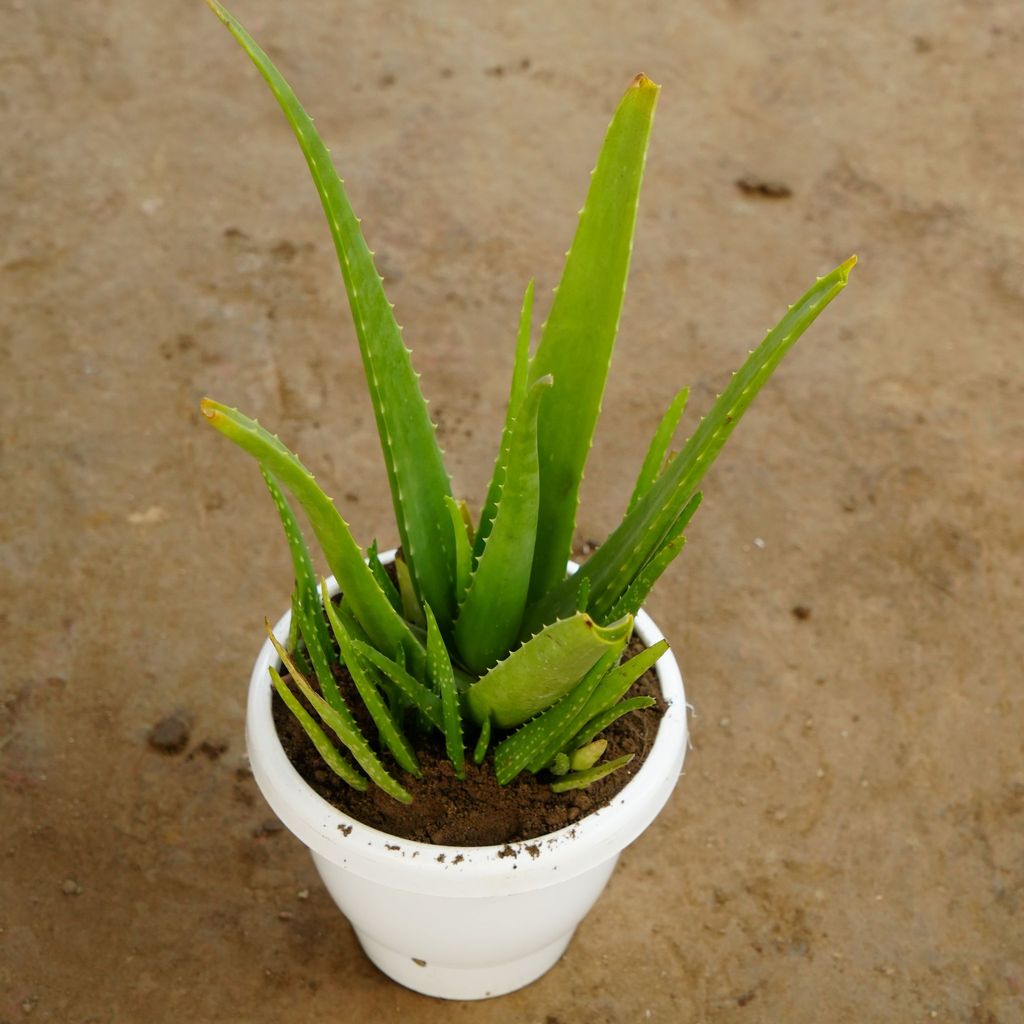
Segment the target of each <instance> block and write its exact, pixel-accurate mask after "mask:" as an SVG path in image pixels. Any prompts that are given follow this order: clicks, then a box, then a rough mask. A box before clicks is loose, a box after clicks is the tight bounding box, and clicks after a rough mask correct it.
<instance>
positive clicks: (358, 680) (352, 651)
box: [325, 602, 422, 778]
mask: <svg viewBox="0 0 1024 1024" xmlns="http://www.w3.org/2000/svg"><path fill="white" fill-rule="evenodd" d="M325 607H326V609H327V619H328V621H329V622H330V624H331V629H332V630H333V631H334V636H335V638H336V639H337V641H338V646H339V647H340V648H341V653H342V656H343V657H344V659H345V665H346V667H347V668H348V671H349V675H351V676H352V682H353V683H355V686H356V689H357V690H358V691H359V696H360V698H361V699H362V701H363V704H364V705H365V706H366V710H367V711H369V713H370V717H371V718H372V719H373V724H374V725H375V726H377V731H378V732H379V733H380V740H381V743H383V744H384V746H385V747H387V748H388V750H390V751H391V753H392V755H393V757H394V759H395V760H396V761H397V762H398V764H399V765H400V766H401V767H402V768H404V769H405V770H406V771H407V772H409V773H410V774H411V775H415V776H416V777H417V778H419V777H420V775H421V774H422V772H421V771H420V766H419V763H418V762H417V760H416V755H415V754H414V753H413V749H412V747H411V746H410V745H409V741H408V740H407V739H406V738H405V734H404V733H403V732H402V728H401V726H400V725H399V724H398V722H396V721H395V718H394V716H393V715H392V714H391V712H390V711H389V710H388V707H387V705H386V704H385V703H384V700H383V698H382V697H381V695H380V691H379V690H378V689H377V681H376V679H374V677H373V671H374V670H373V668H372V667H371V666H370V665H369V664H368V663H367V662H365V661H363V659H362V658H361V657H360V655H359V653H358V651H357V650H356V646H355V644H354V643H353V642H352V637H351V636H350V635H349V633H348V630H346V629H345V626H344V625H343V624H342V621H341V619H340V618H339V617H338V615H337V613H336V612H335V610H334V608H333V606H332V605H331V604H330V602H328V603H327V605H325Z"/></svg>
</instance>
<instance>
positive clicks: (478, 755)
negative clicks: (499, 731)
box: [473, 718, 491, 764]
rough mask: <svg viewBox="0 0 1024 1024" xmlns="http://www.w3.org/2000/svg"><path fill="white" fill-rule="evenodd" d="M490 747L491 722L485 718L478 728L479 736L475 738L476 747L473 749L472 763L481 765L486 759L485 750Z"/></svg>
mask: <svg viewBox="0 0 1024 1024" xmlns="http://www.w3.org/2000/svg"><path fill="white" fill-rule="evenodd" d="M490 745H491V720H490V719H489V718H485V719H484V721H483V725H481V726H480V735H479V736H477V738H476V746H475V747H474V748H473V763H474V764H483V763H484V758H485V757H487V750H488V748H489V747H490Z"/></svg>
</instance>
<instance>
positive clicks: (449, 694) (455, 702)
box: [423, 604, 466, 779]
mask: <svg viewBox="0 0 1024 1024" xmlns="http://www.w3.org/2000/svg"><path fill="white" fill-rule="evenodd" d="M423 607H424V610H425V611H426V613H427V673H428V674H429V676H430V681H431V682H432V683H433V684H434V689H435V690H437V692H438V693H440V694H441V711H442V715H443V718H444V746H445V750H446V751H447V753H448V760H450V761H451V763H452V764H453V765H454V766H455V777H456V778H457V779H464V778H465V777H466V748H465V745H464V744H463V742H462V715H461V713H460V711H459V694H458V691H457V690H456V689H455V673H454V672H452V663H451V659H450V658H449V657H448V648H447V647H445V644H444V638H443V637H442V636H441V630H440V628H439V627H438V624H437V619H436V618H434V612H433V609H432V608H431V607H430V605H429V604H428V605H424V606H423Z"/></svg>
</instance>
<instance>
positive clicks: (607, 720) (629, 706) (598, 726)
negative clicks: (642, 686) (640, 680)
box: [572, 697, 657, 747]
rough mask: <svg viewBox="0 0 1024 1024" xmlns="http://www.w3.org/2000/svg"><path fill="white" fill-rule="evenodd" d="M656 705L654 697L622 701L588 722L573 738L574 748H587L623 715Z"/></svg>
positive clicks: (631, 698) (632, 698) (630, 698)
mask: <svg viewBox="0 0 1024 1024" xmlns="http://www.w3.org/2000/svg"><path fill="white" fill-rule="evenodd" d="M655 704H657V701H656V700H655V699H654V698H653V697H629V698H628V699H626V700H623V701H620V702H619V703H618V704H615V705H613V706H612V707H610V708H608V710H607V711H602V712H601V714H599V715H595V716H594V717H593V718H592V719H591V720H590V721H589V722H587V724H586V725H585V726H584V727H583V728H582V729H581V730H580V731H579V733H578V734H577V735H576V736H574V737H573V741H572V743H573V746H576V747H582V746H586V745H587V744H589V743H591V741H592V740H593V739H594V737H595V736H598V735H600V734H601V733H602V732H604V731H605V729H607V728H608V726H609V725H611V724H612V723H613V722H617V721H618V720H619V719H620V718H622V716H623V715H628V714H629V713H630V711H642V710H643V709H644V708H650V707H653V706H654V705H655Z"/></svg>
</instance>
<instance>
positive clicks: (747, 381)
mask: <svg viewBox="0 0 1024 1024" xmlns="http://www.w3.org/2000/svg"><path fill="white" fill-rule="evenodd" d="M855 263H856V257H851V258H850V259H849V260H847V261H846V262H845V263H843V264H842V265H840V266H839V267H837V268H836V269H835V270H833V271H832V272H831V273H830V274H827V275H826V276H825V277H822V278H819V279H818V280H817V282H816V283H815V284H814V285H813V287H811V288H810V290H808V291H807V293H806V294H805V295H804V296H803V297H802V298H801V299H799V300H798V301H797V302H796V303H794V304H793V305H792V306H790V307H789V310H788V311H787V312H786V314H785V316H783V318H782V319H781V320H780V321H779V323H778V324H777V325H776V326H775V327H774V328H773V329H772V330H771V331H769V332H768V334H767V336H766V337H765V339H764V341H762V342H761V344H760V345H759V346H758V347H757V348H756V349H755V350H754V351H753V352H752V353H751V354H750V357H749V358H748V359H747V361H746V362H745V363H744V364H743V366H742V367H741V368H740V370H739V371H738V372H736V373H735V374H734V375H733V377H732V380H731V381H730V383H729V385H728V386H727V387H726V389H725V390H724V391H723V392H722V393H721V395H719V397H718V399H717V400H716V401H715V404H714V405H713V407H712V409H711V411H710V413H708V415H707V416H706V417H705V418H704V419H703V420H701V422H700V424H699V426H698V427H697V429H696V430H695V431H694V433H693V435H692V436H691V437H690V439H689V440H688V441H687V442H686V445H685V446H684V447H683V450H682V451H681V452H680V453H679V454H678V455H677V456H676V457H675V458H674V459H672V460H671V462H669V464H668V465H667V466H666V467H665V469H664V471H663V472H662V474H661V476H659V478H658V479H657V480H656V481H655V483H654V484H653V485H652V486H651V488H650V490H649V491H648V492H647V493H646V494H645V495H644V496H643V498H641V499H640V500H639V501H638V502H637V504H636V506H635V507H634V508H633V509H632V511H630V512H628V513H627V514H626V516H625V518H624V519H623V520H622V522H621V523H620V524H619V526H618V527H617V528H616V529H615V530H614V531H613V532H612V534H611V535H610V536H609V537H608V539H607V540H606V541H605V542H604V543H603V544H602V545H601V547H600V548H598V550H597V551H596V552H595V553H594V554H593V555H592V556H591V558H590V559H589V560H588V561H587V563H586V565H584V566H583V567H582V569H580V571H579V572H577V573H576V575H575V576H572V577H570V578H569V579H567V580H565V581H564V582H563V583H562V584H560V585H559V586H558V587H557V588H556V589H555V590H554V591H552V592H551V593H549V594H548V595H546V596H545V597H544V598H543V599H542V600H541V601H540V602H539V603H538V604H536V605H535V606H534V607H533V608H531V610H530V612H529V614H528V615H527V625H528V626H530V627H532V628H537V627H538V626H539V625H541V624H543V623H544V622H547V621H551V620H552V619H554V618H556V617H557V616H558V615H559V614H561V613H563V610H564V609H565V608H566V607H570V608H571V607H573V606H574V599H573V595H574V594H575V593H576V590H577V588H578V587H579V585H580V583H582V581H583V579H584V578H589V579H590V580H591V584H592V586H591V594H592V598H591V606H593V604H594V601H601V600H604V599H605V597H606V595H609V594H615V593H619V594H621V593H622V591H623V590H624V589H625V587H626V586H627V585H628V581H630V580H632V579H633V578H634V577H635V576H636V574H637V573H638V572H639V571H640V570H641V569H642V568H643V566H644V565H645V564H646V563H647V561H648V560H649V559H650V557H651V555H652V554H653V553H654V552H655V551H656V550H658V548H659V547H660V546H661V543H662V542H663V540H664V537H665V534H666V533H667V532H668V530H669V529H671V526H672V523H673V522H675V521H676V519H677V518H678V515H679V513H680V512H681V511H682V509H683V508H684V507H685V505H686V503H687V502H688V501H689V500H690V499H691V498H692V497H693V493H694V491H695V490H696V488H697V485H698V484H699V483H700V480H701V478H702V477H703V476H704V473H705V472H707V469H708V467H709V466H710V465H711V464H712V462H714V460H715V457H716V456H717V455H718V452H719V451H720V450H721V448H722V446H723V445H724V444H725V442H726V440H727V439H728V437H729V435H730V434H731V433H732V431H733V430H734V429H735V427H736V424H737V423H739V421H740V419H741V418H742V416H743V414H744V412H746V410H747V408H748V407H749V406H750V403H751V402H752V401H753V399H754V397H755V396H756V395H757V393H758V391H759V390H760V389H761V387H762V386H763V385H764V383H765V381H767V380H768V378H769V377H770V376H771V374H772V372H773V371H774V370H775V368H776V367H777V366H778V365H779V363H780V362H781V360H782V358H783V356H785V354H786V353H787V352H788V351H789V349H790V348H791V347H792V346H793V344H794V343H795V342H796V340H797V339H798V338H799V337H800V336H801V335H802V334H803V333H804V331H805V330H806V329H807V328H808V327H809V326H810V325H811V324H812V323H813V322H814V320H815V319H816V318H817V317H818V315H819V314H820V313H821V311H822V310H823V309H824V308H825V307H826V306H827V305H828V304H829V303H830V302H831V301H832V300H833V299H834V298H835V297H836V296H837V295H838V294H839V293H840V292H841V291H842V290H843V288H845V287H846V282H847V279H848V278H849V274H850V270H851V269H852V268H853V266H854V264H855ZM542 497H543V495H542Z"/></svg>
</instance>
